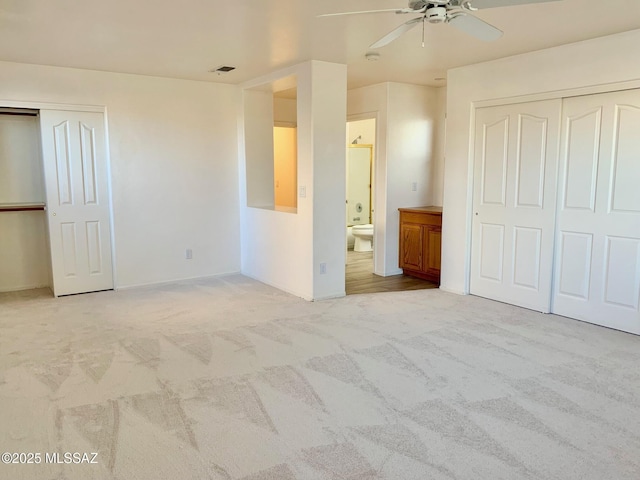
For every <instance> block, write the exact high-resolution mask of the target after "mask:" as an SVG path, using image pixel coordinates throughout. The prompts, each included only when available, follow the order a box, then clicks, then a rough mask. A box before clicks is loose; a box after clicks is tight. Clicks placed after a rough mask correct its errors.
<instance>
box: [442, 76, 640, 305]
mask: <svg viewBox="0 0 640 480" xmlns="http://www.w3.org/2000/svg"><path fill="white" fill-rule="evenodd" d="M638 88H640V80H631V81H627V82H615V83H606V84H600V85H591V86H588V87H579V88H568V89H564V90H554V91H549V92H543V93H532V94H528V95H518V96H514V97H497V98H490V99H484V100H475V101H472V102H471V112H470V115H469V145H468V158H467V205H466V207H467V208H466V210H467V212H466V213H467V218H466V225H467V232H466V245H467V250H466V252H465V253H466V255H465V273H466V275H465V285H464V291H463V292H455V293H462V294H464V295H470V293H471V252H472V244H471V242H472V236H471V235H472V232H473V192H474V188H475V185H474V183H475V179H474V171H475V170H474V169H475V142H476V131H475V130H476V129H475V125H476V110H477V109H479V108H484V107H495V106H500V105H512V104H517V103H528V102H536V101H542V100H555V99H564V98H570V97H580V96H583V95H596V94H600V93H612V92H618V91H624V90H636V89H638ZM559 148H560V145H558V149H559ZM558 166H559V162H558V165H557V166H556V168H559V167H558ZM556 178H557V172H556ZM557 195H558V191H556V200H557ZM556 227H557V218H556ZM556 231H557V228H556ZM555 242H556V232H554V245H555ZM552 268H555V254H554V264H553V265H552ZM551 288H552V289H554V288H555V283H554V279H553V278H552V280H551ZM551 302H552V304H553V290H552V297H551Z"/></svg>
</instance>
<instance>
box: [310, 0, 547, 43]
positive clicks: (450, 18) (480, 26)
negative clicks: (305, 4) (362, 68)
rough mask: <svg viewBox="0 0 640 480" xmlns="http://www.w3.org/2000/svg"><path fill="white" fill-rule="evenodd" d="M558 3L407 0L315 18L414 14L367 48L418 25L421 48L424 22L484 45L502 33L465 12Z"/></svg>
mask: <svg viewBox="0 0 640 480" xmlns="http://www.w3.org/2000/svg"><path fill="white" fill-rule="evenodd" d="M557 1H559V0H428V1H426V0H409V6H408V7H407V8H400V9H398V8H390V9H384V10H365V11H359V12H342V13H326V14H324V15H318V16H319V17H335V16H340V15H359V14H362V13H384V12H395V13H397V14H407V13H408V14H417V15H420V16H419V17H416V18H412V19H411V20H409V21H408V22H405V23H403V24H402V25H400V26H399V27H398V28H396V29H394V30H392V31H391V32H389V33H388V34H386V35H385V36H384V37H382V38H381V39H380V40H378V41H377V42H374V43H372V44H371V45H370V46H369V48H380V47H384V46H385V45H388V44H390V43H391V42H393V41H394V40H395V39H397V38H398V37H400V36H401V35H402V34H404V33H406V32H408V31H409V30H411V29H412V28H413V27H415V26H416V25H418V24H420V23H422V46H423V47H424V26H425V23H427V22H428V23H448V24H450V25H453V26H454V27H456V28H457V29H459V30H462V31H463V32H465V33H467V34H469V35H471V36H473V37H476V38H478V39H480V40H484V41H486V42H491V41H494V40H497V39H499V38H500V37H502V33H503V32H502V31H501V30H499V29H497V28H496V27H494V26H493V25H490V24H488V23H487V22H485V21H484V20H481V19H479V18H478V17H475V16H473V15H471V14H470V13H469V12H473V11H476V10H481V9H484V8H494V7H508V6H511V5H523V4H526V3H545V2H557Z"/></svg>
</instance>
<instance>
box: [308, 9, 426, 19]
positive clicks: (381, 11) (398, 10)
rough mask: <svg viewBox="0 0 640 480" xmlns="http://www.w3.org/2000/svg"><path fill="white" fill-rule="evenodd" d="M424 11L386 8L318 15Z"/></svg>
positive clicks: (333, 15)
mask: <svg viewBox="0 0 640 480" xmlns="http://www.w3.org/2000/svg"><path fill="white" fill-rule="evenodd" d="M388 12H395V13H422V12H421V11H420V10H418V11H415V10H413V9H411V8H386V9H383V10H362V11H359V12H339V13H323V14H322V15H318V17H340V16H342V15H360V14H363V13H388Z"/></svg>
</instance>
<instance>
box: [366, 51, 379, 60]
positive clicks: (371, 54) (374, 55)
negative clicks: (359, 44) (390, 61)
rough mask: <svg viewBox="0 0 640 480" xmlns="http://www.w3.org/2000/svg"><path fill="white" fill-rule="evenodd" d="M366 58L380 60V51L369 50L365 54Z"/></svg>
mask: <svg viewBox="0 0 640 480" xmlns="http://www.w3.org/2000/svg"><path fill="white" fill-rule="evenodd" d="M364 58H366V59H367V60H368V61H369V62H377V61H378V60H380V54H379V53H378V52H367V53H366V54H365V55H364Z"/></svg>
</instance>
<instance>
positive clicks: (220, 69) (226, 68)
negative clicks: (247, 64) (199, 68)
mask: <svg viewBox="0 0 640 480" xmlns="http://www.w3.org/2000/svg"><path fill="white" fill-rule="evenodd" d="M235 69H236V67H231V66H229V65H220V66H219V67H216V68H214V69H213V70H209V71H210V72H213V73H217V74H218V75H222V74H223V73H229V72H232V71H234V70H235Z"/></svg>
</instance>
